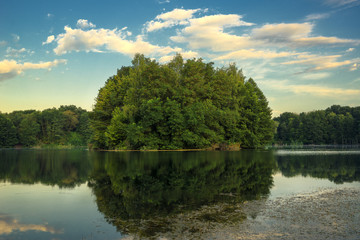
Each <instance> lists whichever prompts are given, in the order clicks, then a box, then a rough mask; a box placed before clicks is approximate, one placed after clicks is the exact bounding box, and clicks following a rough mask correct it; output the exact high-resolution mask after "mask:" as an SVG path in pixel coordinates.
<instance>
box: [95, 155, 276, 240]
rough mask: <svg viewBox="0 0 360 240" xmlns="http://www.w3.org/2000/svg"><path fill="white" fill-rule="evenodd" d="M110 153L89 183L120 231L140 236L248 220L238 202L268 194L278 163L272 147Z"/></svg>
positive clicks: (101, 209) (98, 161)
mask: <svg viewBox="0 0 360 240" xmlns="http://www.w3.org/2000/svg"><path fill="white" fill-rule="evenodd" d="M104 154H105V156H104V155H103V154H101V155H99V157H98V160H95V162H96V163H94V166H96V168H95V170H94V172H93V174H92V176H91V180H90V182H89V186H90V187H91V188H92V189H93V192H94V194H95V196H96V202H97V204H98V208H99V210H100V211H101V212H102V213H104V215H105V217H106V219H107V220H108V221H109V222H110V223H112V224H114V225H115V226H116V227H117V228H118V230H119V231H121V232H124V233H129V234H136V235H137V236H139V237H151V236H156V234H158V233H159V232H169V231H170V232H174V231H176V229H177V228H178V227H181V228H182V230H181V231H180V232H186V231H190V232H193V233H195V232H199V231H202V229H199V227H197V226H196V225H194V221H199V222H207V223H209V222H216V223H225V222H239V221H241V220H243V219H244V218H246V215H244V213H242V212H239V211H240V209H239V206H238V205H237V204H238V203H241V202H243V201H245V200H253V199H259V198H260V197H261V196H264V195H267V194H268V193H269V191H270V187H271V186H272V182H273V178H272V173H273V169H274V167H275V161H274V158H273V155H272V153H271V152H253V151H251V152H248V151H242V152H240V153H239V152H237V153H235V152H160V153H158V152H148V153H147V152H146V153H141V152H140V153H104ZM104 158H105V160H104ZM184 216H186V218H187V219H188V221H181V220H180V219H183V220H184ZM179 222H182V224H178V225H175V223H179ZM174 225H175V226H174ZM177 230H178V229H177Z"/></svg>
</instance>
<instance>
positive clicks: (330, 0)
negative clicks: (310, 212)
mask: <svg viewBox="0 0 360 240" xmlns="http://www.w3.org/2000/svg"><path fill="white" fill-rule="evenodd" d="M356 2H358V0H325V4H326V5H328V6H332V7H341V6H344V5H348V4H351V3H356Z"/></svg>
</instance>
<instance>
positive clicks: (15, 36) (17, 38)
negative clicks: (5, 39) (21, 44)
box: [11, 34, 20, 42]
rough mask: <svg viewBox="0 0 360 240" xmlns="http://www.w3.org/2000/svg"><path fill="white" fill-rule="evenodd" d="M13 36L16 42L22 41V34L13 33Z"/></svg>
mask: <svg viewBox="0 0 360 240" xmlns="http://www.w3.org/2000/svg"><path fill="white" fill-rule="evenodd" d="M11 36H12V37H13V41H14V42H18V41H20V36H19V35H17V34H11Z"/></svg>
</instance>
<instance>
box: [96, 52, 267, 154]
mask: <svg viewBox="0 0 360 240" xmlns="http://www.w3.org/2000/svg"><path fill="white" fill-rule="evenodd" d="M91 119H92V126H93V128H94V135H93V142H94V145H95V147H97V148H101V149H142V150H146V149H184V148H186V149H199V148H208V147H210V146H212V145H214V144H218V145H220V146H224V147H223V148H225V149H226V146H228V145H230V144H238V145H240V146H241V147H245V148H256V147H259V146H263V145H264V144H267V143H269V142H271V141H272V139H273V134H274V123H273V121H272V119H271V109H270V108H269V107H268V102H267V100H266V97H265V96H264V94H263V93H262V91H261V90H260V89H259V88H258V86H257V85H256V83H255V81H254V80H253V79H251V78H250V79H247V80H246V79H245V77H244V76H243V74H242V72H241V70H239V69H238V68H237V67H236V66H235V65H230V66H228V67H223V68H215V67H214V66H213V63H204V62H203V61H202V59H192V60H187V61H184V60H183V58H182V57H181V55H176V56H175V57H174V59H173V60H172V61H170V62H169V63H168V64H159V63H158V62H156V61H155V60H151V59H149V58H145V57H144V56H143V55H140V54H137V55H136V56H135V57H134V59H133V61H132V66H129V67H122V68H121V69H119V70H118V71H117V74H116V75H114V76H112V77H110V78H109V79H108V80H107V81H106V84H105V86H104V87H103V88H101V89H100V90H99V94H98V96H97V98H96V103H95V107H94V110H93V112H92V113H91Z"/></svg>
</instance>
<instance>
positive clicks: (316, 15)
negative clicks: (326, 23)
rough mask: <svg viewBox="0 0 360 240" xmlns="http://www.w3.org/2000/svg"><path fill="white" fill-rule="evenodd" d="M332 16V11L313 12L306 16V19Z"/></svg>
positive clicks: (311, 19)
mask: <svg viewBox="0 0 360 240" xmlns="http://www.w3.org/2000/svg"><path fill="white" fill-rule="evenodd" d="M328 17H330V13H313V14H309V15H307V16H306V17H305V21H313V20H319V19H324V18H328Z"/></svg>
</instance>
